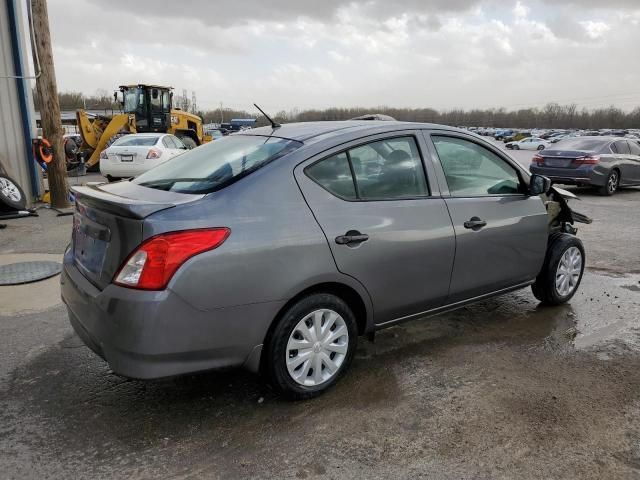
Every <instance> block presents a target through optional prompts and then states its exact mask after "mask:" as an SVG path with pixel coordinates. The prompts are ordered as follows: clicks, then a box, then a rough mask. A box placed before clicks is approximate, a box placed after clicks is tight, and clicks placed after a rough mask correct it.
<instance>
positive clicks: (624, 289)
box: [359, 271, 640, 358]
mask: <svg viewBox="0 0 640 480" xmlns="http://www.w3.org/2000/svg"><path fill="white" fill-rule="evenodd" d="M450 343H459V344H476V345H478V346H481V345H486V344H491V343H508V344H511V345H514V344H515V345H518V344H520V345H522V347H524V348H545V349H551V350H574V349H577V350H593V351H596V352H599V353H604V352H610V353H623V352H625V351H640V275H627V276H608V275H603V274H601V273H600V272H598V273H595V272H593V271H586V272H585V274H584V277H583V280H582V284H581V286H580V290H579V291H578V292H577V293H576V295H575V296H574V297H573V299H572V300H571V302H570V303H568V304H565V305H560V306H557V307H545V306H542V305H540V304H539V302H538V301H537V300H536V299H535V297H534V296H533V294H532V293H531V290H530V289H529V288H527V289H524V290H521V291H518V292H514V293H511V294H507V295H504V296H501V297H497V298H493V299H490V300H486V301H484V302H481V303H478V304H475V305H470V306H467V307H464V308H461V309H459V310H456V311H454V312H451V313H448V314H443V315H438V316H434V317H429V318H425V319H418V320H413V321H411V322H407V323H405V324H401V325H398V326H396V327H393V328H390V329H388V330H382V331H380V332H378V334H377V336H376V343H375V346H374V347H373V349H374V350H375V353H374V354H375V355H382V354H392V353H393V352H395V351H398V353H399V354H406V353H407V351H408V350H410V349H411V348H412V346H415V347H416V348H417V349H418V350H420V351H426V350H428V349H435V348H439V347H442V346H445V345H448V344H450ZM425 344H428V346H427V348H423V347H424V345H425ZM401 352H402V353H401ZM370 354H371V352H370V351H366V350H364V349H361V351H360V352H359V356H361V357H362V356H367V355H370ZM602 358H608V357H607V355H603V356H602Z"/></svg>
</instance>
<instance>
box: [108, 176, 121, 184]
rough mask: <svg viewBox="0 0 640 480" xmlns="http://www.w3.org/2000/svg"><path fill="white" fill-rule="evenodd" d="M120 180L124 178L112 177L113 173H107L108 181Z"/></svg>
mask: <svg viewBox="0 0 640 480" xmlns="http://www.w3.org/2000/svg"><path fill="white" fill-rule="evenodd" d="M120 180H122V179H121V178H118V177H112V176H111V175H107V182H109V183H112V182H119V181H120Z"/></svg>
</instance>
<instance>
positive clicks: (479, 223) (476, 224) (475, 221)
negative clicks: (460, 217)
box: [464, 217, 487, 230]
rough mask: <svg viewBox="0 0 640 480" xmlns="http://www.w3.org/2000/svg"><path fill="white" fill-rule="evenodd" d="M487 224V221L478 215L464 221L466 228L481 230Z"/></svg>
mask: <svg viewBox="0 0 640 480" xmlns="http://www.w3.org/2000/svg"><path fill="white" fill-rule="evenodd" d="M486 225H487V222H486V221H484V220H481V219H479V218H478V217H471V218H470V219H469V220H467V221H466V222H464V228H469V229H471V230H480V229H481V228H482V227H484V226H486Z"/></svg>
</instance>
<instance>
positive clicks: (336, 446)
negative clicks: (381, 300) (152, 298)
mask: <svg viewBox="0 0 640 480" xmlns="http://www.w3.org/2000/svg"><path fill="white" fill-rule="evenodd" d="M578 193H579V194H580V195H581V196H582V198H583V201H582V202H581V203H580V204H579V205H580V207H581V208H580V210H581V211H584V213H587V214H589V215H591V216H593V217H594V218H595V219H596V222H594V224H592V225H588V226H581V231H580V234H579V235H580V237H581V238H582V239H583V240H584V242H585V246H586V250H587V256H588V258H587V266H588V269H587V270H586V271H585V276H584V279H583V283H582V286H581V288H580V290H579V291H578V293H577V294H576V296H575V297H574V298H573V299H572V301H571V302H570V304H568V305H563V306H559V307H541V306H539V305H538V303H537V301H536V300H535V298H534V297H533V295H532V294H531V292H530V290H529V289H526V290H522V291H519V292H515V293H511V294H508V295H504V296H502V297H498V298H495V299H491V300H487V301H485V302H482V303H480V304H477V305H474V306H468V307H465V308H462V309H460V310H457V311H455V312H453V313H449V314H446V315H440V316H435V317H431V318H426V319H420V320H415V321H412V322H407V323H404V324H402V325H399V326H397V327H393V328H390V329H387V330H384V331H381V332H379V333H378V334H377V336H376V340H375V342H374V343H370V342H368V341H366V340H364V339H360V343H359V349H358V353H357V356H356V359H355V361H354V363H353V366H352V368H351V370H350V371H349V372H348V373H347V375H346V376H345V377H344V378H343V379H342V380H341V382H340V383H339V384H338V385H336V387H335V388H334V389H332V390H331V391H329V392H328V393H327V394H326V395H324V396H321V397H319V398H317V399H314V400H311V401H307V402H298V403H290V402H287V401H284V400H282V399H281V398H279V397H277V396H276V395H275V394H274V393H273V392H272V391H271V390H270V389H269V388H268V387H266V386H265V385H264V384H263V383H262V382H261V380H260V379H259V378H258V377H256V376H254V375H251V374H249V373H246V372H243V371H226V372H214V373H203V374H199V375H190V376H186V377H180V378H175V379H168V380H162V381H153V382H142V381H133V380H126V379H123V378H120V377H118V376H115V375H113V374H112V373H111V372H110V371H109V368H108V366H107V365H106V364H105V363H104V362H103V361H102V360H100V359H99V358H97V357H96V356H95V355H94V354H93V353H92V352H91V351H89V350H88V349H87V348H86V347H84V346H83V345H82V343H81V342H80V340H79V339H78V338H77V337H76V336H75V335H74V334H73V332H72V330H71V328H70V326H69V324H68V321H67V318H66V312H65V310H64V308H63V306H62V305H61V304H60V303H59V301H56V302H55V303H54V304H51V303H50V302H49V303H46V304H43V306H41V307H40V308H37V309H34V308H31V309H29V308H26V309H24V310H22V311H16V310H12V313H11V314H7V313H6V312H5V310H4V309H0V339H1V341H0V479H14V478H15V479H30V478H34V479H36V478H37V479H40V478H92V479H96V478H144V479H146V478H149V479H150V478H180V479H191V478H193V479H196V478H203V477H204V478H221V479H229V478H368V479H377V478H380V479H382V478H394V479H401V478H407V479H413V478H436V479H438V478H469V479H470V478H474V479H485V478H486V479H489V478H491V479H493V478H504V479H514V478H518V479H529V478H531V479H534V478H535V479H538V478H563V479H565V478H581V479H583V478H586V479H618V478H622V479H627V478H629V479H638V478H640V256H638V253H639V252H640V247H638V242H639V241H640V234H639V232H638V230H637V228H638V227H637V226H638V225H640V191H639V190H637V189H635V190H634V189H630V190H628V191H625V192H621V194H620V195H616V196H614V197H611V198H603V197H597V196H595V195H591V194H590V193H589V192H585V193H584V195H583V193H580V192H578ZM48 214H49V212H47V213H46V214H45V213H43V214H42V215H43V216H42V217H41V218H40V219H25V220H24V221H21V220H16V221H12V222H7V223H10V224H9V227H8V228H7V229H6V230H4V231H1V232H0V235H3V236H4V237H3V238H2V240H3V241H2V242H0V255H2V254H5V255H7V254H17V253H28V252H42V253H44V252H48V253H58V252H59V251H61V250H62V249H63V248H64V246H65V245H66V241H67V238H68V232H69V228H70V226H69V225H68V224H65V222H66V223H70V220H69V219H68V218H66V219H65V218H64V217H63V218H62V219H59V218H56V217H49V216H45V215H48ZM41 230H42V231H44V232H46V238H44V237H45V235H40V236H38V235H36V234H34V233H33V232H38V231H41ZM25 232H31V233H27V235H29V238H28V239H24V240H21V235H24V234H25ZM41 237H42V238H41ZM2 288H5V287H0V305H2V304H3V303H2V302H7V301H8V298H7V297H8V294H6V292H7V290H2ZM45 290H47V291H48V290H49V288H46V289H44V288H43V292H44V291H45ZM37 292H38V287H37V284H34V295H37Z"/></svg>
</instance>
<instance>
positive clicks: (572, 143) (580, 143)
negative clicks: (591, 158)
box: [553, 137, 609, 151]
mask: <svg viewBox="0 0 640 480" xmlns="http://www.w3.org/2000/svg"><path fill="white" fill-rule="evenodd" d="M607 143H609V142H608V140H602V139H599V138H580V137H574V138H565V139H564V140H560V141H559V142H558V143H556V144H555V146H554V147H553V149H554V150H580V151H583V150H584V151H592V150H600V149H601V148H602V147H604V146H605V145H606V144H607Z"/></svg>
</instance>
